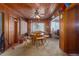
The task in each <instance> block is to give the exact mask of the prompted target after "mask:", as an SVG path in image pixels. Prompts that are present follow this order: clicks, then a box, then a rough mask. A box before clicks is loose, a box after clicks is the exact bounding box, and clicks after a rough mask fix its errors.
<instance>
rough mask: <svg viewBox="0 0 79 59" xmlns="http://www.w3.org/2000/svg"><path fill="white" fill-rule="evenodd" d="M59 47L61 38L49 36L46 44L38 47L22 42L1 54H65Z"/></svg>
mask: <svg viewBox="0 0 79 59" xmlns="http://www.w3.org/2000/svg"><path fill="white" fill-rule="evenodd" d="M65 55H66V54H65V53H63V52H62V51H61V50H60V49H59V39H52V38H49V39H48V40H47V42H46V43H45V45H44V46H40V47H36V46H32V45H31V44H29V45H27V47H26V45H25V44H24V43H23V44H20V45H18V46H15V49H12V48H9V49H8V50H7V51H5V52H4V53H3V54H1V56H65Z"/></svg>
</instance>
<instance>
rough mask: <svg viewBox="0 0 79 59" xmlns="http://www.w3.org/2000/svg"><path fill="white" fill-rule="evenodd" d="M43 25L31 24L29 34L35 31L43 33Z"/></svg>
mask: <svg viewBox="0 0 79 59" xmlns="http://www.w3.org/2000/svg"><path fill="white" fill-rule="evenodd" d="M44 26H45V24H44V23H32V24H31V32H35V31H44Z"/></svg>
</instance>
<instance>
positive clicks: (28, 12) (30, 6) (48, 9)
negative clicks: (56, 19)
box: [1, 3, 57, 19]
mask: <svg viewBox="0 0 79 59" xmlns="http://www.w3.org/2000/svg"><path fill="white" fill-rule="evenodd" d="M1 5H2V6H6V7H7V8H9V9H12V10H13V11H16V12H17V13H19V14H21V15H22V17H25V18H28V19H34V13H35V10H36V9H37V8H38V11H39V15H40V17H41V19H45V18H48V17H49V16H50V15H51V14H52V13H53V12H54V10H55V9H56V7H57V4H55V3H52V4H51V3H7V4H1Z"/></svg>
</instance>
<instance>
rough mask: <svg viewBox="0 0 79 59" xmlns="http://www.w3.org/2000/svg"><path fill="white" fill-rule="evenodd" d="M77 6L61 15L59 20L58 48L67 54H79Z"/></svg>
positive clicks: (78, 12) (78, 16)
mask: <svg viewBox="0 0 79 59" xmlns="http://www.w3.org/2000/svg"><path fill="white" fill-rule="evenodd" d="M78 8H79V6H78V5H76V6H74V7H72V8H70V9H68V10H66V11H64V13H63V19H61V20H60V48H61V49H62V50H63V51H64V52H66V53H68V54H74V53H75V54H76V53H79V44H78V43H79V37H78V35H79V30H78V29H79V26H78V24H79V15H78V14H79V10H78Z"/></svg>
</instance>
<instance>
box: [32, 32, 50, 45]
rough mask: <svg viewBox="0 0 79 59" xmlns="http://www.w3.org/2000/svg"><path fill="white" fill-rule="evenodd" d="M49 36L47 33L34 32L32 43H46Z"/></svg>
mask: <svg viewBox="0 0 79 59" xmlns="http://www.w3.org/2000/svg"><path fill="white" fill-rule="evenodd" d="M47 37H49V36H48V35H45V34H39V33H38V34H37V33H34V34H33V33H32V35H31V39H32V43H33V45H36V43H37V42H38V44H39V43H40V44H39V45H44V43H45V42H46V39H47Z"/></svg>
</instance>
